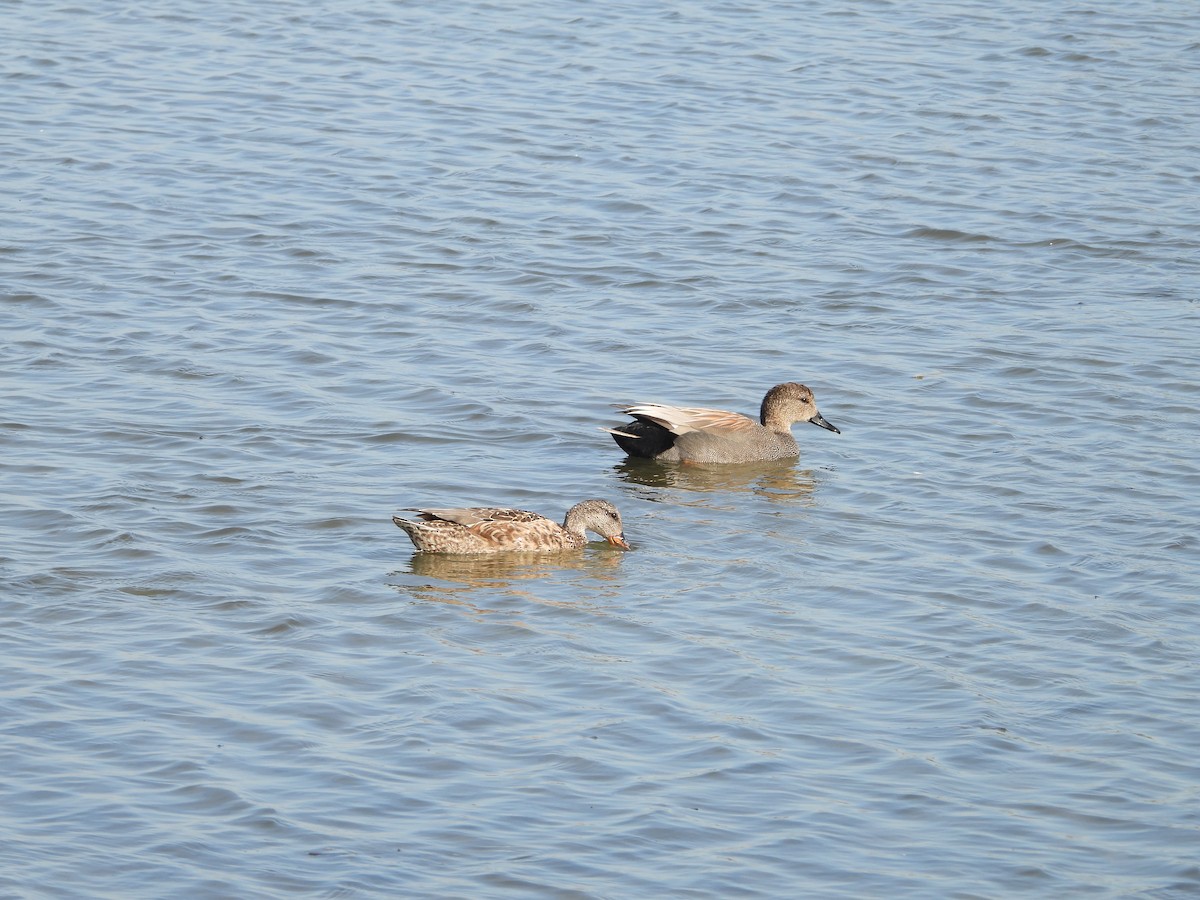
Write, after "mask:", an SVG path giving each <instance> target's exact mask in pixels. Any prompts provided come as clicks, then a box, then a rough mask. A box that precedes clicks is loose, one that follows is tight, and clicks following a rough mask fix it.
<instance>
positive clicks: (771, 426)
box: [605, 381, 841, 463]
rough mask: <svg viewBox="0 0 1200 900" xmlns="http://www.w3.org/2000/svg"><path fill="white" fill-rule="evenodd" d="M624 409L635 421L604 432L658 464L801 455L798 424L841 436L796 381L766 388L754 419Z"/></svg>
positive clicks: (690, 410) (652, 407)
mask: <svg viewBox="0 0 1200 900" xmlns="http://www.w3.org/2000/svg"><path fill="white" fill-rule="evenodd" d="M622 412H624V413H625V414H626V415H629V416H632V417H633V418H634V421H633V422H630V423H629V424H627V425H624V426H622V427H620V428H607V429H605V430H606V431H608V432H609V433H611V434H612V436H613V440H615V441H616V442H617V445H618V446H620V448H621V449H622V450H624V451H625V452H626V453H628V454H629V455H630V456H636V457H643V458H647V459H656V460H660V461H662V462H693V463H748V462H763V461H765V460H770V459H787V458H789V457H793V456H799V455H800V446H799V444H797V443H796V439H795V438H794V437H793V436H792V425H793V424H794V423H796V422H811V423H812V424H814V425H817V426H820V427H821V428H824V429H826V430H828V431H832V432H834V433H835V434H841V431H840V430H839V429H838V428H836V427H835V426H834V425H832V424H830V423H829V422H828V421H827V420H826V419H825V417H824V416H822V415H821V413H820V412H819V411H818V410H817V406H816V402H815V401H814V399H813V394H812V391H811V390H809V388H807V387H806V386H805V385H803V384H799V383H797V382H794V381H789V382H785V383H784V384H777V385H775V387H773V388H771V389H770V390H769V391H767V394H766V396H765V397H763V402H762V406H761V408H760V411H759V421H757V422H756V421H754V419H752V418H750V417H749V416H744V415H742V414H741V413H734V412H727V411H725V410H720V409H709V408H707V407H680V406H667V405H666V404H661V403H637V404H634V405H632V406H626V407H623V408H622Z"/></svg>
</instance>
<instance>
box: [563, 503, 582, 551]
mask: <svg viewBox="0 0 1200 900" xmlns="http://www.w3.org/2000/svg"><path fill="white" fill-rule="evenodd" d="M574 512H575V510H573V509H572V510H568V511H567V517H566V518H565V519H563V524H562V529H563V532H564V533H565V534H566V540H567V543H568V544H570V545H571V546H572V547H582V546H583V545H584V544H586V543H587V529H586V528H584V527H583V525H581V524H580V523H579V521H578V519H577V518H576V517H575V516H574V515H572V513H574Z"/></svg>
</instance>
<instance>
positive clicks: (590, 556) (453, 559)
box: [409, 547, 623, 589]
mask: <svg viewBox="0 0 1200 900" xmlns="http://www.w3.org/2000/svg"><path fill="white" fill-rule="evenodd" d="M622 555H623V554H622V553H620V552H617V551H610V550H609V549H608V548H607V547H606V548H604V549H599V550H596V551H595V552H587V553H579V552H578V551H576V552H571V551H565V552H563V553H544V552H541V553H474V554H465V553H421V552H417V553H414V554H413V555H412V559H411V560H410V562H409V568H410V571H411V572H412V574H414V575H419V576H421V577H423V578H436V579H438V580H439V581H449V582H454V583H457V584H462V585H465V586H469V587H486V588H493V589H495V588H505V587H510V586H512V585H513V583H514V582H521V581H532V580H535V579H539V578H546V577H548V576H550V575H554V574H558V573H561V572H564V571H575V572H578V573H580V574H582V575H588V576H592V577H601V578H606V577H609V576H610V575H611V572H612V570H613V569H615V568H616V567H617V566H619V565H620V564H621V557H622Z"/></svg>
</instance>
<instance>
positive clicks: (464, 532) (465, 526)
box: [392, 500, 629, 553]
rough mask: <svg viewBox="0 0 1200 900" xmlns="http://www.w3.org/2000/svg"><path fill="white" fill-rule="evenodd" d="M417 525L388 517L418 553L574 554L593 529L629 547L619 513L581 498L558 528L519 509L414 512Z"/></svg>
mask: <svg viewBox="0 0 1200 900" xmlns="http://www.w3.org/2000/svg"><path fill="white" fill-rule="evenodd" d="M413 511H414V512H415V513H416V514H417V518H418V519H419V520H420V521H412V520H409V519H402V518H400V517H399V516H392V521H393V522H395V523H396V524H397V525H398V526H399V527H401V528H403V529H404V530H405V532H406V533H407V534H408V537H409V539H410V540H411V541H412V542H413V546H415V547H416V548H417V549H418V550H424V551H426V552H428V553H503V552H506V551H510V550H517V551H521V550H525V551H529V550H534V551H539V550H578V549H579V548H580V547H582V546H583V545H584V544H586V543H587V534H586V532H588V531H594V532H596V534H598V535H600V536H601V537H602V538H604V539H605V540H606V541H608V542H609V543H610V544H612V545H613V546H615V547H620V548H622V549H624V550H628V549H629V544H628V543H626V541H625V535H624V534H622V533H621V514H620V513H619V512H617V508H616V507H615V506H613V505H612V504H611V503H609V502H608V501H607V500H584V501H583V502H582V503H576V504H575V505H574V506H572V507H571V508H570V509H569V510H567V517H566V518H565V519H564V520H563V523H562V525H559V524H558V523H557V522H554V521H551V520H550V519H547V518H546V517H545V516H539V515H538V514H537V513H532V512H526V511H525V510H523V509H493V508H491V507H474V508H470V509H417V510H413Z"/></svg>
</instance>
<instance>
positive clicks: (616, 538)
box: [605, 534, 633, 550]
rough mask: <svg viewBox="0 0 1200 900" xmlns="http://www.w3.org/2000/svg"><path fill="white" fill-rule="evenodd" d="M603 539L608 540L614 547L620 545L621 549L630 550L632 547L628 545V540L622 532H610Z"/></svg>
mask: <svg viewBox="0 0 1200 900" xmlns="http://www.w3.org/2000/svg"><path fill="white" fill-rule="evenodd" d="M605 540H606V541H608V542H609V543H610V544H612V545H613V546H614V547H620V548H621V549H622V550H632V549H633V548H632V547H630V546H629V541H627V540H625V535H623V534H610V535H609V536H608V537H606V538H605Z"/></svg>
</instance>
